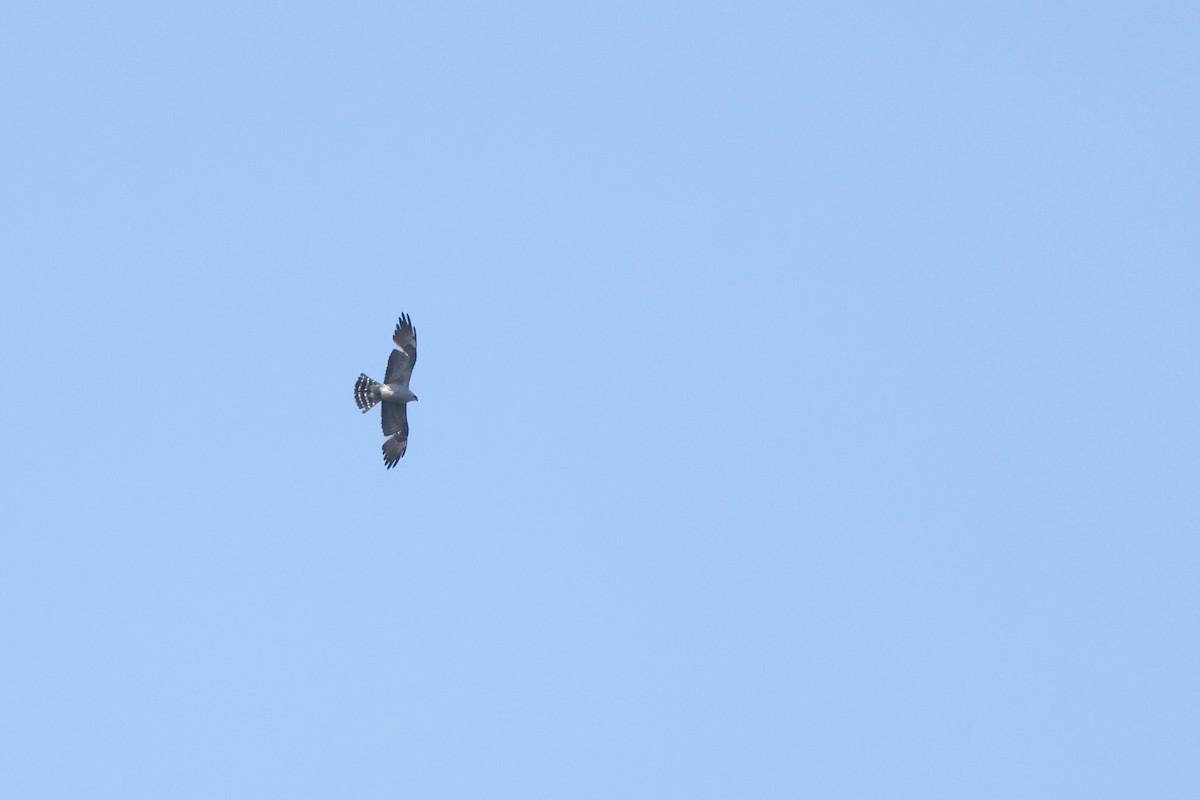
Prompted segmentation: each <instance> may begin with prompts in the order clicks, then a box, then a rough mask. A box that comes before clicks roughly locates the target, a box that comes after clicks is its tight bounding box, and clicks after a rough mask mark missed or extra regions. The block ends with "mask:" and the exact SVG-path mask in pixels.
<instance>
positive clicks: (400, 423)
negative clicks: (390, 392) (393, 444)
mask: <svg viewBox="0 0 1200 800" xmlns="http://www.w3.org/2000/svg"><path fill="white" fill-rule="evenodd" d="M381 405H382V406H383V410H382V412H381V413H380V416H379V418H380V419H381V420H382V421H383V435H384V436H391V435H392V434H400V435H401V436H403V437H404V438H405V439H407V438H408V412H407V404H405V403H389V402H387V401H384V402H383V403H382V404H381Z"/></svg>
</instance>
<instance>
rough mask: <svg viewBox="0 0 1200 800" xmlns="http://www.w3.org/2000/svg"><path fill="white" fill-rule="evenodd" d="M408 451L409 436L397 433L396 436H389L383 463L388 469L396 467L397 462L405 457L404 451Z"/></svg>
mask: <svg viewBox="0 0 1200 800" xmlns="http://www.w3.org/2000/svg"><path fill="white" fill-rule="evenodd" d="M407 449H408V435H407V434H399V433H397V434H396V435H395V436H389V437H388V438H387V440H386V441H384V443H383V463H384V464H386V465H387V468H388V469H391V468H392V467H394V466H396V462H397V461H399V460H400V459H401V458H403V457H404V451H405V450H407Z"/></svg>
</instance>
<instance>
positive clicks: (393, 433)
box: [354, 314, 417, 469]
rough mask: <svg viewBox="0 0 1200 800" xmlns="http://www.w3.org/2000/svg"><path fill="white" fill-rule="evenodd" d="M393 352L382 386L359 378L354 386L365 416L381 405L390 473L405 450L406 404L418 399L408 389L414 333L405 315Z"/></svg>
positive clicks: (413, 359)
mask: <svg viewBox="0 0 1200 800" xmlns="http://www.w3.org/2000/svg"><path fill="white" fill-rule="evenodd" d="M392 341H393V342H395V344H396V349H395V350H393V351H392V354H391V355H390V356H389V357H388V364H387V372H385V373H384V374H383V383H379V382H377V381H374V380H371V379H370V378H368V377H367V376H366V375H362V374H360V375H359V376H358V380H357V381H355V382H354V402H355V403H357V404H358V407H359V408H361V409H362V412H363V413H364V414H365V413H367V412H368V411H370V410H371V409H372V408H374V407H375V404H376V403H382V404H383V405H382V406H381V407H380V417H381V419H382V420H383V435H384V436H386V437H388V438H387V441H385V442H384V443H383V463H384V464H387V468H388V469H391V468H392V467H394V466H396V462H397V461H399V460H400V459H401V458H402V457H403V456H404V451H405V450H406V449H407V448H408V405H407V404H408V402H409V401H410V400H416V399H417V396H416V395H415V394H413V393H412V391H411V390H409V388H408V379H409V377H411V376H412V371H413V365H414V364H416V363H417V331H416V329H415V328H413V325H412V320H411V319H409V318H408V314H401V315H400V321H399V322H398V323H396V332H395V333H393V334H392Z"/></svg>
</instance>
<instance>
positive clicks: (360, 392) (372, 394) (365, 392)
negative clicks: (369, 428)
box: [354, 375, 379, 414]
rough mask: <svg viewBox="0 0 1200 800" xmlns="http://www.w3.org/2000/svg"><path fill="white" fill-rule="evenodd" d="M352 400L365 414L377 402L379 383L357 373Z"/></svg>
mask: <svg viewBox="0 0 1200 800" xmlns="http://www.w3.org/2000/svg"><path fill="white" fill-rule="evenodd" d="M354 402H355V403H356V404H358V407H359V408H361V409H362V412H363V413H364V414H365V413H367V412H368V411H370V410H371V409H372V408H374V407H375V404H376V403H378V402H379V384H378V383H377V382H376V381H373V380H371V379H370V378H368V377H367V376H366V375H359V376H358V380H357V381H355V382H354Z"/></svg>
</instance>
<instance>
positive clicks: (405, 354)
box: [383, 314, 417, 386]
mask: <svg viewBox="0 0 1200 800" xmlns="http://www.w3.org/2000/svg"><path fill="white" fill-rule="evenodd" d="M392 341H393V342H395V343H396V349H395V350H393V351H392V354H391V356H389V357H388V365H387V372H386V373H385V374H384V376H383V382H384V383H399V384H401V385H403V386H408V379H409V377H410V376H411V375H412V371H413V367H414V366H416V363H417V329H416V328H414V327H413V324H412V320H411V319H409V317H408V314H401V315H400V321H399V322H397V323H396V332H395V333H393V334H392Z"/></svg>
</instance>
